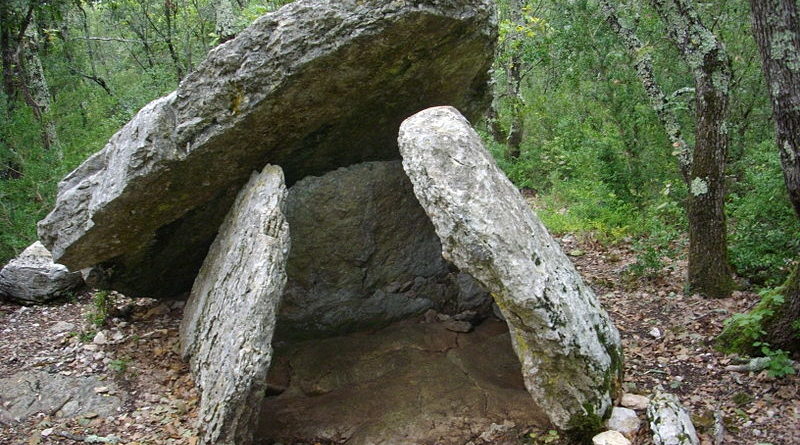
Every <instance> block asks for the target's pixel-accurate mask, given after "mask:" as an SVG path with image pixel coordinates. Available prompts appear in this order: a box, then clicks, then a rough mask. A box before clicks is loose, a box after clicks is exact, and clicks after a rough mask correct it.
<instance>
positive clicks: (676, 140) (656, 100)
mask: <svg viewBox="0 0 800 445" xmlns="http://www.w3.org/2000/svg"><path fill="white" fill-rule="evenodd" d="M600 8H601V9H602V11H603V15H604V16H605V19H606V22H607V23H608V24H609V26H610V27H611V29H612V30H613V31H614V32H615V33H617V35H619V37H620V38H621V39H622V42H623V43H624V45H625V47H626V48H627V50H628V54H630V55H631V57H633V59H634V67H635V68H636V75H637V77H639V81H640V82H642V86H643V87H644V91H645V94H647V97H648V99H650V106H651V107H652V108H653V110H654V111H655V112H656V115H657V116H658V119H659V120H660V121H661V125H663V126H664V130H666V132H667V137H668V138H669V141H670V143H672V147H673V148H674V150H673V153H674V154H675V156H676V157H677V159H678V167H679V168H680V172H681V174H682V175H683V179H684V181H686V182H687V183H688V182H689V181H690V169H691V166H692V149H691V147H689V145H688V144H687V143H686V141H685V140H684V139H683V131H682V130H681V125H680V123H679V122H678V117H677V116H676V115H675V112H674V111H673V109H672V107H671V106H670V104H669V99H668V98H667V95H666V94H664V91H663V90H662V89H661V86H660V85H659V84H658V81H657V80H656V74H655V69H654V68H653V57H652V56H651V55H650V53H649V52H648V51H646V50H645V47H644V44H643V43H642V41H641V40H639V37H638V36H637V35H636V32H635V30H634V29H633V28H631V27H630V26H628V25H626V24H625V23H623V22H622V20H621V19H620V16H619V14H618V13H617V8H616V6H614V4H612V2H611V1H610V0H600Z"/></svg>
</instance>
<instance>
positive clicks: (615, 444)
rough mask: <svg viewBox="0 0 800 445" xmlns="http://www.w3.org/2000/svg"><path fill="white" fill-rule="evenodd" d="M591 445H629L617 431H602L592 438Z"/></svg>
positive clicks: (628, 441) (629, 442)
mask: <svg viewBox="0 0 800 445" xmlns="http://www.w3.org/2000/svg"><path fill="white" fill-rule="evenodd" d="M592 445H631V441H630V440H628V439H626V438H625V436H623V435H622V433H620V432H619V431H604V432H602V433H600V434H598V435H596V436H594V437H592Z"/></svg>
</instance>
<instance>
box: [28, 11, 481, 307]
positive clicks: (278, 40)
mask: <svg viewBox="0 0 800 445" xmlns="http://www.w3.org/2000/svg"><path fill="white" fill-rule="evenodd" d="M495 38H496V19H495V16H494V5H493V2H491V1H489V0H465V1H460V2H454V1H451V0H414V1H411V0H400V1H392V2H374V1H366V2H365V1H356V0H321V1H320V0H298V1H296V2H293V3H291V4H288V5H286V6H285V7H283V8H281V9H280V10H278V11H276V12H274V13H271V14H267V15H265V16H263V17H261V18H260V19H258V20H257V21H256V22H255V23H254V24H253V25H252V26H250V27H249V28H247V29H246V30H244V31H242V32H241V33H240V34H239V35H238V36H237V37H236V38H235V39H233V40H230V41H228V42H226V43H224V44H222V45H220V46H218V47H217V48H215V49H213V50H212V51H210V53H209V55H208V58H207V59H206V60H205V61H204V62H203V63H201V64H200V65H199V66H198V67H197V69H196V71H194V72H193V73H191V74H189V75H188V76H187V77H186V78H185V79H184V80H183V81H182V82H181V84H180V86H179V87H178V89H177V90H176V91H175V92H173V93H171V94H169V95H167V96H165V97H163V98H161V99H158V100H155V101H153V102H152V103H150V104H149V105H147V106H146V107H144V108H143V109H142V110H141V111H140V112H139V113H138V114H137V115H136V116H135V117H134V118H133V119H132V120H131V121H130V122H129V123H128V124H127V125H125V126H124V127H123V128H122V129H121V130H120V131H119V132H118V133H117V134H115V135H114V136H113V137H112V138H111V140H110V141H109V143H108V145H107V146H106V147H105V148H104V149H103V150H102V151H100V152H99V153H97V154H95V155H94V156H92V157H91V158H89V159H88V160H87V161H86V162H84V163H83V164H82V165H81V166H80V167H78V168H77V169H76V170H75V171H73V172H72V173H70V174H69V175H68V176H67V177H66V178H64V180H62V182H61V183H60V184H59V192H58V197H57V202H56V205H55V209H54V210H53V211H52V212H51V213H50V214H49V215H48V216H47V217H46V218H45V219H44V220H43V221H41V222H40V224H39V235H40V238H41V240H42V242H43V243H44V245H45V246H47V247H48V248H49V249H50V250H51V251H52V252H53V256H54V258H55V259H56V261H58V262H60V263H63V264H65V265H66V266H67V267H69V268H70V269H72V270H79V269H82V268H85V267H88V266H94V265H98V264H102V266H103V269H104V270H105V271H106V273H107V285H108V286H110V287H111V288H114V289H116V290H119V291H121V292H123V293H126V294H128V295H129V296H136V295H143V296H169V295H176V294H179V293H181V292H183V291H185V290H187V289H189V287H190V286H191V283H192V281H193V279H194V277H195V275H196V272H197V269H198V268H199V266H200V264H201V263H202V261H203V258H204V256H205V252H206V251H207V248H208V246H209V245H210V244H211V240H213V238H214V234H215V233H216V230H217V227H218V226H219V224H220V223H221V221H222V220H223V218H224V216H225V215H226V213H227V210H228V208H229V207H230V205H231V203H232V202H233V199H234V197H235V195H236V192H237V191H238V190H239V188H240V187H241V186H242V185H243V184H244V183H245V182H246V181H247V178H248V176H249V174H250V172H251V171H252V170H253V169H258V168H261V166H263V165H266V164H267V163H271V164H274V165H280V166H281V167H282V168H283V169H284V171H285V174H286V178H287V182H288V183H289V184H292V183H294V182H295V181H297V180H299V179H301V178H303V177H306V176H309V175H319V174H322V173H324V172H327V171H330V170H334V169H336V168H338V167H342V166H346V165H351V164H354V163H358V162H363V161H373V160H388V159H399V155H398V153H397V145H396V135H397V129H398V127H399V125H400V122H401V121H402V120H403V119H404V118H405V117H407V116H409V115H410V114H412V113H414V112H416V111H418V110H420V109H422V108H425V107H428V106H433V105H441V104H452V105H454V106H458V107H459V108H460V109H462V110H464V111H465V113H467V115H469V116H477V115H478V114H479V113H480V112H482V111H483V110H484V109H485V106H486V105H487V99H488V94H487V93H488V87H487V80H488V69H489V67H490V66H491V63H492V59H493V54H494V46H495Z"/></svg>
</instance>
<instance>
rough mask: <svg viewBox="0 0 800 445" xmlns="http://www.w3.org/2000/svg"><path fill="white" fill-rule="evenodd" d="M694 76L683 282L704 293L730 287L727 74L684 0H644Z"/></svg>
mask: <svg viewBox="0 0 800 445" xmlns="http://www.w3.org/2000/svg"><path fill="white" fill-rule="evenodd" d="M650 2H651V3H652V5H653V7H654V8H655V9H656V11H657V12H658V15H659V16H660V17H661V19H662V21H663V22H664V23H665V25H666V27H667V31H668V33H669V36H670V38H671V39H672V41H673V42H674V43H675V45H676V46H677V47H678V49H679V50H680V52H681V54H682V55H683V58H684V59H685V61H686V62H687V63H688V65H689V67H690V68H691V70H692V75H693V76H694V81H695V113H696V117H695V120H696V129H695V147H694V153H693V155H692V162H691V168H690V170H689V178H690V179H689V189H690V193H689V198H688V205H687V207H688V208H687V216H688V219H689V274H688V275H689V276H688V279H689V288H690V289H691V290H692V291H694V292H698V293H700V294H703V295H705V296H708V297H726V296H728V295H730V292H731V290H732V289H733V280H732V278H731V269H730V265H729V263H728V250H727V234H726V227H725V175H724V173H725V160H726V156H727V151H728V134H727V129H726V125H725V119H726V117H727V114H728V95H729V85H730V79H731V68H730V60H729V59H728V55H727V53H726V52H725V48H724V47H723V46H722V44H721V43H720V42H719V41H718V40H717V38H716V37H715V36H714V34H713V33H712V32H711V31H710V30H709V29H708V28H706V27H705V26H704V25H703V23H702V22H701V21H700V17H699V16H698V14H697V12H696V11H695V10H694V7H693V6H692V4H691V2H690V1H688V0H650Z"/></svg>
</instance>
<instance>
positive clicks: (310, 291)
mask: <svg viewBox="0 0 800 445" xmlns="http://www.w3.org/2000/svg"><path fill="white" fill-rule="evenodd" d="M286 207H287V211H286V217H287V219H288V221H289V226H290V227H291V232H292V250H291V252H290V254H289V262H288V265H287V275H288V281H287V284H286V293H285V295H284V298H283V302H282V303H281V304H282V305H281V311H280V314H279V319H278V334H277V336H278V337H279V338H281V339H291V338H313V337H319V336H320V335H332V334H342V333H346V332H351V331H355V330H359V329H364V328H373V327H379V326H383V325H386V324H388V323H390V322H392V321H395V320H400V319H403V318H406V317H409V316H412V315H415V314H419V313H421V312H423V311H425V310H426V309H429V308H436V309H437V310H439V311H446V312H460V311H464V310H468V309H475V308H477V307H479V306H482V305H484V304H485V303H486V302H487V301H488V298H489V296H488V294H487V293H486V291H485V290H483V289H481V288H480V286H479V285H478V284H477V283H475V281H474V280H472V279H471V277H469V276H465V275H464V274H460V273H459V272H458V271H457V270H456V268H455V267H452V266H450V265H449V264H448V263H447V261H445V260H444V258H442V246H441V243H440V241H439V238H438V237H437V236H436V232H435V231H434V229H433V225H432V224H431V222H430V220H429V219H428V216H427V215H426V214H425V211H424V210H422V207H421V206H420V205H419V203H418V202H417V198H416V197H415V196H414V192H413V190H412V189H411V183H410V182H409V180H408V177H406V174H405V172H404V171H403V167H402V165H401V164H400V161H382V162H367V163H362V164H356V165H354V166H351V167H347V168H340V169H338V170H335V171H332V172H330V173H327V174H325V175H323V176H321V177H316V176H313V177H308V178H305V179H303V180H301V181H299V182H297V183H296V184H294V185H293V186H292V187H291V188H290V189H289V196H288V198H287V206H286ZM486 306H487V307H488V304H486Z"/></svg>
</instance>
